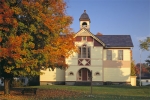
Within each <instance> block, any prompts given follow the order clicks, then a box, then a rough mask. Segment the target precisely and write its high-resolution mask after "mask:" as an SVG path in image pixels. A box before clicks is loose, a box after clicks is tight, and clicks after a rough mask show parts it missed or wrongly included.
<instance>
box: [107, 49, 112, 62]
mask: <svg viewBox="0 0 150 100" xmlns="http://www.w3.org/2000/svg"><path fill="white" fill-rule="evenodd" d="M107 60H112V51H111V50H107Z"/></svg>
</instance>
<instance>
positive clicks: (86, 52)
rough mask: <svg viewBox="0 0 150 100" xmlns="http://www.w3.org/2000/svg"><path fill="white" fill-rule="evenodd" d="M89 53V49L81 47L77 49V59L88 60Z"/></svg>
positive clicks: (84, 46)
mask: <svg viewBox="0 0 150 100" xmlns="http://www.w3.org/2000/svg"><path fill="white" fill-rule="evenodd" d="M90 53H91V52H90V47H87V46H86V45H83V46H82V47H79V53H78V58H90V57H91V55H90Z"/></svg>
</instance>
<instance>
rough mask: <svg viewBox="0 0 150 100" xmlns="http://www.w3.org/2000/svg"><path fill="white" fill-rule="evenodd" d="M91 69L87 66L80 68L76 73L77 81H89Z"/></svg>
mask: <svg viewBox="0 0 150 100" xmlns="http://www.w3.org/2000/svg"><path fill="white" fill-rule="evenodd" d="M90 77H91V71H90V70H89V69H88V68H81V69H80V70H79V71H78V73H77V81H90Z"/></svg>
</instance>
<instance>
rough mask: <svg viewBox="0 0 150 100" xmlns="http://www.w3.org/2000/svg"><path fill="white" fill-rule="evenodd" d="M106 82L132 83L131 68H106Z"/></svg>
mask: <svg viewBox="0 0 150 100" xmlns="http://www.w3.org/2000/svg"><path fill="white" fill-rule="evenodd" d="M104 81H112V82H130V68H104Z"/></svg>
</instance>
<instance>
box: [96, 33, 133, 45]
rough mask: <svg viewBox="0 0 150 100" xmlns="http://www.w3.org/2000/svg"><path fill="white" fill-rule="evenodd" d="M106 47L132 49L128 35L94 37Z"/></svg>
mask: <svg viewBox="0 0 150 100" xmlns="http://www.w3.org/2000/svg"><path fill="white" fill-rule="evenodd" d="M95 36H96V37H97V38H98V39H99V40H101V41H102V42H104V44H105V45H106V46H107V47H133V43H132V39H131V36H130V35H101V36H99V35H95Z"/></svg>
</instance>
